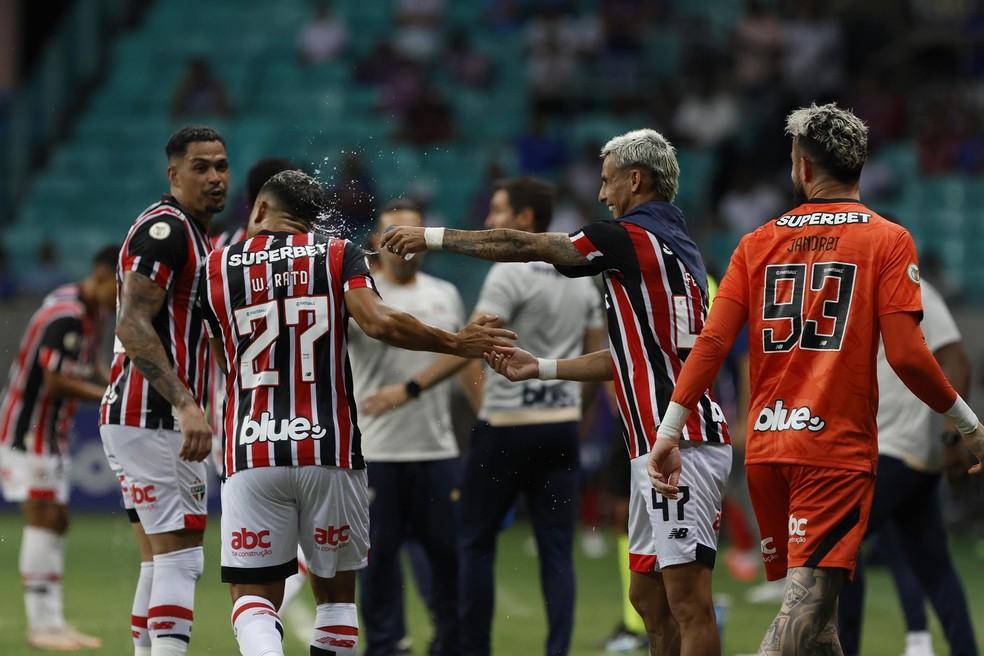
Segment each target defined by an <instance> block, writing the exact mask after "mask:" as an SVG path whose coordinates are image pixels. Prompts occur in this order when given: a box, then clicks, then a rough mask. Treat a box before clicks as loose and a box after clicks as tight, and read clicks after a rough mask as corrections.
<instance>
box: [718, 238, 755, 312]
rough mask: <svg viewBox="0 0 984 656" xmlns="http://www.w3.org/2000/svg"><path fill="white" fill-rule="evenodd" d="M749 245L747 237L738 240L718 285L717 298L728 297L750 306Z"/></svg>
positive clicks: (746, 306) (744, 305)
mask: <svg viewBox="0 0 984 656" xmlns="http://www.w3.org/2000/svg"><path fill="white" fill-rule="evenodd" d="M747 247H748V241H747V238H742V240H741V241H740V242H738V247H737V248H735V252H734V253H732V254H731V262H730V263H729V264H728V269H727V271H725V272H724V278H722V279H721V284H720V285H718V288H717V293H716V294H715V295H714V298H715V299H719V298H727V299H729V300H732V301H734V302H735V303H738V304H740V305H742V306H743V307H745V308H746V309H747V308H748V296H749V294H748V265H747V264H746V262H745V250H746V249H747Z"/></svg>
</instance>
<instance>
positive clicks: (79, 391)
mask: <svg viewBox="0 0 984 656" xmlns="http://www.w3.org/2000/svg"><path fill="white" fill-rule="evenodd" d="M44 386H45V389H47V390H48V394H50V395H51V396H53V397H56V398H72V399H82V400H85V401H98V400H99V399H101V398H102V397H103V394H105V393H106V387H105V385H97V384H96V383H91V382H89V381H87V380H82V379H81V378H74V377H72V376H67V375H65V374H63V373H62V372H60V371H50V370H48V369H45V370H44Z"/></svg>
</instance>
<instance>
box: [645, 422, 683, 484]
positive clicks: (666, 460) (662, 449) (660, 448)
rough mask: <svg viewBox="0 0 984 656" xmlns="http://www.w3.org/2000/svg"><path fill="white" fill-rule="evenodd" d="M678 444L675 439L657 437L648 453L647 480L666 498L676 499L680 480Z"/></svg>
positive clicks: (680, 465) (680, 466)
mask: <svg viewBox="0 0 984 656" xmlns="http://www.w3.org/2000/svg"><path fill="white" fill-rule="evenodd" d="M681 468H682V464H681V462H680V446H679V443H678V442H677V440H673V439H670V438H666V437H660V438H657V440H656V444H654V445H653V450H652V451H651V452H650V453H649V482H650V483H652V485H653V487H654V488H656V491H657V492H659V493H660V494H662V495H663V496H665V497H666V498H668V499H676V498H677V493H678V492H679V489H678V488H677V484H678V483H679V482H680V470H681Z"/></svg>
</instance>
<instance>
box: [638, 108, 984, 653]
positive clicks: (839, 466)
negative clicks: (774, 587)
mask: <svg viewBox="0 0 984 656" xmlns="http://www.w3.org/2000/svg"><path fill="white" fill-rule="evenodd" d="M786 134H788V135H789V136H790V137H791V140H792V143H791V149H790V161H791V167H790V169H791V170H790V177H791V179H792V182H793V189H794V192H795V194H796V196H797V197H799V198H802V199H803V201H802V202H801V204H800V205H798V206H797V207H795V208H793V209H792V210H790V211H788V212H786V213H784V214H783V215H782V216H779V217H776V218H775V219H772V220H770V221H768V222H766V223H764V224H763V225H762V226H761V227H760V228H758V229H757V230H755V231H754V232H751V233H749V234H747V235H745V236H744V237H743V238H742V240H741V242H740V243H739V244H738V247H737V248H736V249H735V252H734V254H733V255H732V256H731V263H730V264H729V265H728V270H727V272H726V274H725V276H724V279H723V280H722V281H721V286H720V288H719V290H718V294H717V297H716V299H715V301H714V309H713V310H712V312H711V314H710V317H709V319H708V321H707V324H706V326H705V328H704V331H703V332H702V333H701V335H700V338H699V339H698V340H697V343H696V345H695V347H694V350H693V352H692V353H691V354H690V357H689V358H688V359H687V364H686V366H685V367H684V370H683V372H682V373H681V374H680V377H679V378H678V380H677V385H676V389H675V390H674V392H673V397H672V402H671V403H670V407H669V409H668V410H667V412H666V416H665V417H664V420H663V423H662V424H661V425H660V427H659V431H658V436H659V437H658V439H657V440H656V444H655V445H654V446H653V449H652V455H651V463H650V475H651V480H652V483H653V486H654V487H655V488H656V489H658V490H659V491H660V493H661V494H664V495H667V496H669V497H671V498H673V497H678V498H682V497H679V494H680V490H681V489H682V488H681V487H680V486H679V484H678V476H679V472H680V457H679V456H680V451H681V449H679V448H678V447H677V440H678V436H679V435H680V433H681V430H683V427H684V426H686V425H687V424H688V422H689V421H690V415H691V411H692V409H693V408H694V407H695V405H697V403H698V400H699V399H700V398H701V397H700V392H701V390H703V389H704V388H705V387H706V386H707V384H708V383H709V382H710V381H711V380H713V378H714V375H715V373H716V372H717V369H718V367H719V366H720V365H721V362H722V361H723V360H724V358H725V357H726V355H727V353H728V350H729V349H730V347H731V344H732V342H733V341H734V339H735V337H736V336H737V334H738V333H739V331H740V330H741V329H742V327H743V326H744V325H745V323H746V321H747V323H748V328H749V345H750V351H749V358H750V375H751V397H752V398H751V407H752V409H753V410H754V412H750V413H749V415H748V429H747V433H746V434H747V436H748V441H747V447H746V453H745V465H746V469H747V472H748V489H749V493H750V496H751V499H752V505H753V507H754V510H755V515H756V517H757V518H758V523H759V529H760V531H759V532H760V534H761V536H762V557H763V560H764V561H765V570H766V576H767V577H768V578H769V580H778V579H781V578H783V577H785V578H786V591H785V596H784V600H783V603H782V606H781V607H780V609H779V613H778V614H777V615H776V618H775V620H774V621H773V622H772V624H771V625H770V626H769V628H768V630H767V631H766V633H765V637H764V638H763V639H762V643H761V645H760V647H759V654H763V655H765V656H774V655H775V656H777V655H779V654H841V653H843V652H842V651H841V649H842V646H841V644H840V640H839V639H838V635H837V596H838V594H839V593H840V590H841V588H842V586H843V585H844V582H845V581H848V580H850V579H851V577H852V575H853V572H854V566H855V562H856V560H857V553H858V548H859V547H860V545H861V540H862V538H863V536H864V533H865V529H866V527H867V524H868V519H869V514H870V511H871V503H872V495H873V492H874V475H875V470H876V465H877V462H878V439H877V436H878V429H877V421H876V419H877V410H878V377H877V367H876V358H877V354H878V338H879V335H881V338H882V341H883V343H884V346H885V356H886V358H887V360H888V363H889V364H890V365H891V367H892V369H894V371H895V373H896V374H898V376H899V378H900V379H901V380H902V382H903V383H905V386H906V387H908V388H909V390H910V391H912V392H913V394H915V395H916V396H917V397H918V398H919V399H920V400H921V401H923V402H924V403H926V404H927V405H928V406H930V407H931V408H933V409H934V410H936V411H937V412H939V413H943V414H945V415H946V416H947V418H948V419H950V420H951V421H952V422H953V424H954V425H955V427H956V428H957V429H958V430H959V431H960V433H962V434H963V440H964V443H965V444H966V445H967V446H968V447H970V448H971V450H972V451H973V452H974V454H975V456H976V457H977V458H978V459H980V460H981V462H979V463H978V464H976V465H975V466H974V467H973V468H971V470H970V471H971V473H980V472H981V471H982V469H984V426H982V425H981V424H980V422H979V421H978V419H977V416H976V415H975V414H974V412H973V411H972V410H971V409H970V407H969V406H968V405H967V403H966V402H965V401H964V400H963V399H962V398H960V396H959V395H958V394H957V393H956V392H955V391H954V389H953V387H952V386H951V385H950V383H949V382H948V381H947V379H946V377H945V376H944V375H943V372H942V371H941V369H940V366H939V363H938V362H937V361H936V360H935V359H934V358H933V355H932V353H931V352H930V351H929V348H928V347H927V346H926V341H925V339H924V337H923V334H922V331H921V330H920V328H919V321H920V319H921V318H922V314H923V306H922V301H921V295H920V286H919V265H918V262H917V260H918V258H917V255H916V247H915V244H914V243H913V241H912V236H911V235H910V234H909V233H908V232H907V231H906V230H905V229H904V228H902V227H901V226H898V225H895V224H893V223H891V222H889V221H887V220H885V219H884V218H882V217H881V216H878V214H877V213H876V212H874V211H873V210H872V209H870V208H868V207H867V206H865V205H863V204H862V203H861V200H860V178H861V170H862V168H863V167H864V163H865V161H866V159H867V156H868V127H867V126H866V125H865V124H864V123H863V122H862V121H861V119H859V118H858V117H857V116H855V115H854V114H852V113H851V112H850V111H847V110H845V109H842V108H840V107H838V106H837V105H835V104H834V103H830V104H827V105H823V106H817V105H812V106H810V107H802V108H800V109H797V110H795V111H794V112H792V113H791V114H790V115H789V116H788V117H787V119H786ZM684 467H685V465H684Z"/></svg>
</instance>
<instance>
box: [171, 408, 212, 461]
mask: <svg viewBox="0 0 984 656" xmlns="http://www.w3.org/2000/svg"><path fill="white" fill-rule="evenodd" d="M177 418H178V425H180V426H181V451H180V452H178V456H179V457H180V458H181V459H182V460H188V461H191V462H201V461H202V460H204V459H205V458H207V457H208V454H209V453H211V451H212V429H211V427H210V426H209V425H208V421H206V419H205V415H204V414H202V411H201V408H199V407H198V406H197V405H194V404H188V405H186V406H184V407H183V408H179V409H178V410H177Z"/></svg>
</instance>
